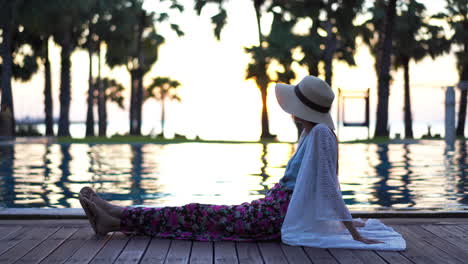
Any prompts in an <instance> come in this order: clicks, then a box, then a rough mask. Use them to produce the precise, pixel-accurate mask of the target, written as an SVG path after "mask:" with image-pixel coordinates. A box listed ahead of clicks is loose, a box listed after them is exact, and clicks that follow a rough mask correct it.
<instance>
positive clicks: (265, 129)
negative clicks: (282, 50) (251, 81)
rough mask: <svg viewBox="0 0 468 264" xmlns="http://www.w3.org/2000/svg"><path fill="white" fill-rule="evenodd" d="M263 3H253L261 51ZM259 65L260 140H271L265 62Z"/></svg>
mask: <svg viewBox="0 0 468 264" xmlns="http://www.w3.org/2000/svg"><path fill="white" fill-rule="evenodd" d="M262 3H263V1H261V0H260V1H259V0H256V1H254V8H255V14H256V17H257V29H258V46H259V47H260V48H261V49H263V46H262V43H263V35H262V26H261V23H260V20H261V14H260V7H261V5H262ZM258 63H259V64H262V65H263V66H264V67H263V68H264V76H257V86H258V87H259V88H260V93H261V97H262V116H261V120H262V134H261V136H260V138H262V139H266V138H272V137H273V135H272V134H271V133H270V124H269V123H270V122H269V119H268V109H267V96H268V94H267V88H268V83H269V81H268V77H267V76H266V74H267V73H266V70H267V69H266V68H267V67H266V62H265V61H259V62H258Z"/></svg>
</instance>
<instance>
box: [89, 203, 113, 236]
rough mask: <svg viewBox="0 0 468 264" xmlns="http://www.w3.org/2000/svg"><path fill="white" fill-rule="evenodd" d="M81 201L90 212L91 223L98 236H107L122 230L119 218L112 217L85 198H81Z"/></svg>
mask: <svg viewBox="0 0 468 264" xmlns="http://www.w3.org/2000/svg"><path fill="white" fill-rule="evenodd" d="M81 201H82V203H83V204H84V206H85V207H87V208H88V210H89V212H90V218H89V222H90V223H91V226H93V229H94V232H95V233H96V234H98V235H107V233H109V232H112V231H118V230H119V229H120V228H119V227H120V220H119V219H118V218H115V217H113V216H111V215H110V214H108V213H107V212H106V211H105V210H104V209H101V208H100V207H99V206H96V204H95V203H93V202H92V201H90V200H88V199H87V198H85V197H83V198H81Z"/></svg>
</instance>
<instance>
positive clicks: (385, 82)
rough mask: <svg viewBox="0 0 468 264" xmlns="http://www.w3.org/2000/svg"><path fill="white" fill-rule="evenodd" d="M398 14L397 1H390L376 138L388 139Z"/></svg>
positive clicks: (381, 52)
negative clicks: (391, 71)
mask: <svg viewBox="0 0 468 264" xmlns="http://www.w3.org/2000/svg"><path fill="white" fill-rule="evenodd" d="M395 14H396V0H389V3H388V5H387V9H386V14H385V22H384V36H383V41H382V46H381V47H380V54H379V55H380V56H381V60H380V63H381V64H380V71H379V87H378V102H377V118H376V119H377V124H376V127H375V133H374V136H382V137H388V136H389V131H388V127H387V126H388V99H389V95H390V91H389V90H390V89H389V83H390V64H391V61H390V57H391V54H392V33H393V24H394V20H395Z"/></svg>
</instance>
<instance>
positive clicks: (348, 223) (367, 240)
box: [342, 221, 383, 244]
mask: <svg viewBox="0 0 468 264" xmlns="http://www.w3.org/2000/svg"><path fill="white" fill-rule="evenodd" d="M342 222H343V224H344V225H345V226H346V228H347V229H348V231H349V232H350V233H351V235H352V236H353V239H354V240H356V241H361V242H362V243H366V244H377V243H383V242H382V241H379V240H375V239H370V238H365V237H362V236H361V234H359V232H358V231H357V230H356V228H355V227H354V224H353V221H342Z"/></svg>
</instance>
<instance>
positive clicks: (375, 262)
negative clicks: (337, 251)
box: [351, 249, 387, 264]
mask: <svg viewBox="0 0 468 264" xmlns="http://www.w3.org/2000/svg"><path fill="white" fill-rule="evenodd" d="M351 251H352V253H353V254H354V255H355V256H356V257H358V258H359V259H360V260H361V261H362V262H363V263H372V264H379V263H381V264H385V263H387V262H385V261H384V260H383V259H382V258H381V257H380V256H379V255H378V254H377V253H375V252H374V251H372V250H359V249H353V250H351Z"/></svg>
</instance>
